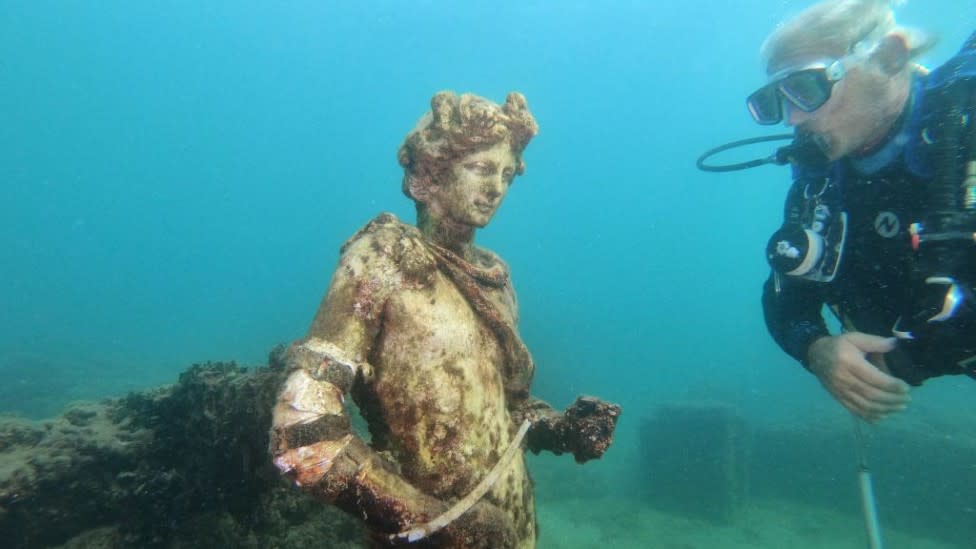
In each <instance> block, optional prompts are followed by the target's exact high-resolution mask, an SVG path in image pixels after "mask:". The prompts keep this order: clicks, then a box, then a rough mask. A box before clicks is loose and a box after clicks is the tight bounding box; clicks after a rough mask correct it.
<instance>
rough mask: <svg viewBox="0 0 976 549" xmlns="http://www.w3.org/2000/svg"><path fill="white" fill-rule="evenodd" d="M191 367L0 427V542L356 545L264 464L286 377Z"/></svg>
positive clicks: (277, 369)
mask: <svg viewBox="0 0 976 549" xmlns="http://www.w3.org/2000/svg"><path fill="white" fill-rule="evenodd" d="M274 356H275V355H274V354H273V356H272V360H271V364H272V366H270V367H262V368H256V369H245V368H241V367H238V366H236V365H235V364H233V363H207V364H203V365H194V366H193V367H191V368H190V369H188V370H187V371H186V372H184V373H183V374H182V375H180V379H179V382H178V383H176V384H174V385H170V386H166V387H161V388H158V389H155V390H151V391H146V392H140V393H132V394H130V395H128V396H126V397H124V398H116V399H106V400H102V401H100V402H97V403H81V404H76V405H73V406H71V407H69V408H68V409H67V410H66V411H65V412H64V413H63V414H62V415H61V416H59V417H57V418H54V419H52V420H48V421H26V420H23V419H18V418H4V419H0V539H2V540H4V545H3V546H4V547H5V548H10V549H20V548H31V547H48V546H52V545H59V544H73V545H72V546H76V547H120V548H121V547H173V546H180V547H254V548H257V547H311V546H325V547H336V548H342V547H360V546H361V540H362V533H361V532H360V528H359V527H358V525H357V524H356V523H355V522H354V521H352V520H351V519H349V518H347V517H346V516H345V515H343V514H341V513H339V512H338V511H337V510H336V509H334V508H332V507H327V506H322V505H320V504H318V503H317V502H315V501H313V500H311V499H310V498H308V497H306V496H305V495H304V494H302V493H300V492H298V491H296V490H293V489H292V488H291V487H290V486H288V485H287V484H286V483H283V482H281V478H280V476H279V475H278V474H277V472H276V471H275V470H274V467H273V466H272V465H271V464H270V462H269V460H268V458H267V444H268V430H267V428H268V426H270V422H271V418H270V409H271V403H272V402H273V401H274V396H275V394H276V393H277V391H278V388H279V386H280V384H281V381H282V380H283V379H284V372H283V370H282V369H281V363H280V362H278V361H276V360H275V358H274Z"/></svg>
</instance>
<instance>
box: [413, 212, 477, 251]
mask: <svg viewBox="0 0 976 549" xmlns="http://www.w3.org/2000/svg"><path fill="white" fill-rule="evenodd" d="M417 228H418V229H420V233H421V234H423V235H424V238H426V239H427V240H429V241H431V242H433V243H434V244H437V245H438V246H440V247H442V248H445V249H448V250H450V251H452V252H454V253H455V254H457V255H459V256H461V257H462V258H464V259H466V260H468V261H470V260H471V259H472V257H473V255H472V254H473V251H474V231H475V229H474V227H471V226H469V225H460V224H458V223H454V222H452V221H450V220H448V219H445V218H444V217H440V216H433V215H431V214H430V211H429V210H428V209H427V208H426V207H419V206H418V208H417Z"/></svg>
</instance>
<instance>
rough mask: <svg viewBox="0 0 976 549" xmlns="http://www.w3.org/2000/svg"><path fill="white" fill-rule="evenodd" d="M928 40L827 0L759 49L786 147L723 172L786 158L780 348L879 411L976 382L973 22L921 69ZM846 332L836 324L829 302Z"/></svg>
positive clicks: (842, 394)
mask: <svg viewBox="0 0 976 549" xmlns="http://www.w3.org/2000/svg"><path fill="white" fill-rule="evenodd" d="M929 46H931V40H929V39H928V38H927V37H925V36H924V35H922V34H920V33H918V32H915V31H912V30H910V29H906V28H904V27H901V26H898V25H897V24H896V23H895V18H894V13H893V11H892V8H891V3H890V2H889V1H886V0H826V1H823V2H820V3H817V4H815V5H813V6H811V7H809V8H807V9H806V10H804V11H802V12H801V13H800V14H798V15H797V16H796V17H794V18H792V19H790V20H788V21H787V22H785V23H784V24H782V25H780V26H778V27H777V28H776V30H775V31H774V32H773V33H772V34H771V35H770V36H769V37H768V38H767V39H766V41H765V43H764V44H763V46H762V49H761V55H762V58H763V61H764V64H765V68H766V73H767V75H768V79H767V82H766V84H765V85H763V86H762V87H760V88H759V89H758V90H757V91H755V92H754V93H752V94H751V95H750V96H749V97H748V99H747V106H748V109H749V112H750V114H751V115H752V117H753V119H754V120H755V121H756V122H757V123H759V124H762V125H774V124H778V123H780V122H783V123H785V124H786V125H787V126H790V127H792V128H793V129H794V133H793V134H792V136H791V137H792V138H793V143H792V144H791V145H790V146H788V147H783V148H781V149H779V150H778V151H777V153H776V154H774V155H773V156H771V157H769V158H766V159H762V160H757V161H754V162H751V163H745V164H740V165H732V166H725V167H714V166H711V167H710V166H706V165H704V159H705V158H707V157H708V156H710V155H711V154H714V153H715V152H717V151H719V150H725V149H728V148H732V147H734V146H737V145H739V144H743V143H752V142H756V141H759V140H770V139H776V138H777V137H781V136H771V137H769V138H759V139H753V140H745V141H743V142H736V143H733V144H729V145H726V146H723V147H719V148H717V149H713V150H712V151H709V152H708V153H706V154H705V155H703V157H702V158H700V159H699V167H701V168H703V169H710V170H712V171H726V170H729V169H741V168H745V167H752V166H755V165H759V164H762V163H779V164H785V163H787V162H789V163H790V164H791V165H792V170H793V184H792V186H791V188H790V190H789V192H788V194H787V197H786V205H785V219H784V223H783V225H782V227H781V228H780V229H779V230H777V231H776V232H775V233H774V234H773V236H772V237H771V238H770V241H769V244H768V246H767V249H766V257H767V260H768V261H769V263H770V265H771V267H772V273H771V274H770V276H769V278H768V279H767V280H766V282H765V285H764V287H763V295H762V305H763V311H764V315H765V320H766V325H767V327H768V329H769V332H770V334H771V335H772V337H773V339H774V340H775V341H776V343H777V344H778V345H779V346H780V347H781V348H782V349H783V350H784V351H785V352H786V353H787V354H789V355H790V356H792V357H793V358H795V359H796V360H798V361H799V362H800V363H801V364H803V366H805V367H806V368H807V369H808V370H809V371H810V372H811V373H813V374H814V375H815V376H816V377H817V378H818V380H819V381H820V383H821V384H822V385H823V386H824V387H825V388H826V390H827V391H828V392H829V393H830V394H831V395H832V396H833V397H834V398H835V399H836V400H837V401H838V402H840V403H841V404H842V405H843V406H844V407H845V408H847V409H848V410H850V411H851V412H852V413H854V414H856V415H857V416H860V417H861V418H863V419H864V420H866V421H870V422H876V421H879V420H880V419H882V418H884V417H886V416H888V415H889V414H891V413H894V412H897V411H899V410H903V409H904V408H905V407H906V405H907V404H908V402H909V400H910V396H909V386H910V385H916V386H917V385H921V383H922V382H923V381H924V380H926V379H928V378H932V377H936V376H941V375H951V374H968V375H970V376H973V377H976V299H974V297H973V292H974V286H973V284H974V283H976V268H974V267H976V265H974V264H976V243H974V240H976V33H974V34H973V35H972V36H970V38H969V39H968V41H967V43H966V44H965V45H964V47H963V48H962V50H961V51H960V52H959V53H958V54H957V55H956V56H955V57H953V58H952V59H950V60H949V61H948V62H947V63H946V64H944V65H942V66H941V67H939V68H937V69H935V70H933V71H931V72H928V71H926V70H925V69H924V68H922V67H921V66H920V65H918V64H917V63H916V62H914V61H913V60H914V59H915V58H917V56H918V55H920V54H921V52H923V51H924V50H926V49H927V48H928V47H929ZM824 305H826V306H828V307H830V309H831V310H832V312H833V314H834V315H836V316H837V318H838V319H839V321H840V323H841V325H842V327H843V331H842V333H840V334H831V332H830V331H829V330H828V327H827V325H826V323H825V321H824V317H823V307H824Z"/></svg>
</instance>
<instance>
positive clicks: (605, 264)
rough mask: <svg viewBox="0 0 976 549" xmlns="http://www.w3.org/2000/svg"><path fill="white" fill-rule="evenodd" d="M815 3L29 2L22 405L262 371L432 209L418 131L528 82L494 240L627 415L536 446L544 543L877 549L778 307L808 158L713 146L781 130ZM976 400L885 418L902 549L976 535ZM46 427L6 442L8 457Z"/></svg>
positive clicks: (582, 368) (956, 11)
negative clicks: (771, 38)
mask: <svg viewBox="0 0 976 549" xmlns="http://www.w3.org/2000/svg"><path fill="white" fill-rule="evenodd" d="M807 5H809V3H808V2H801V1H792V0H784V1H770V0H742V1H740V2H732V3H718V2H639V1H624V0H620V1H607V2H597V1H567V2H556V1H541V0H538V1H532V0H530V1H521V2H519V1H509V0H503V1H498V2H480V1H478V2H468V3H463V4H462V3H452V2H442V1H433V0H432V1H422V2H395V1H392V0H388V1H367V2H335V1H321V2H314V1H302V2H290V3H283V4H282V3H267V2H257V1H250V0H245V1H233V2H232V1H211V2H190V1H186V0H174V1H171V2H164V3H160V2H121V1H108V2H100V3H79V2H53V1H46V0H42V1H32V2H27V1H16V0H13V1H7V2H5V3H4V5H3V6H2V7H0V190H2V195H0V196H2V200H0V272H2V278H0V280H2V282H3V283H2V284H0V311H3V313H2V314H0V413H5V414H10V415H13V416H17V417H19V418H21V420H44V419H48V418H53V417H55V416H58V415H59V414H61V413H62V411H63V410H64V409H65V407H66V406H67V405H68V404H69V403H71V402H73V401H78V400H84V401H94V400H99V399H102V398H105V397H123V396H125V395H127V394H129V393H135V394H136V395H138V394H140V392H146V391H152V390H154V388H156V387H158V386H160V385H164V384H173V383H176V382H177V381H178V379H179V378H180V374H181V372H184V371H185V370H186V369H187V368H188V367H190V366H191V365H192V364H198V363H205V362H208V361H213V362H231V361H234V362H236V363H237V364H238V365H241V366H248V367H259V366H264V365H266V364H267V363H268V361H269V353H270V352H271V351H272V349H273V348H274V347H275V346H276V345H278V344H281V343H289V342H291V341H293V340H295V339H297V338H299V337H301V336H302V335H304V334H305V332H306V330H307V329H308V325H309V323H310V321H311V319H312V316H313V314H314V313H315V311H316V309H317V307H318V305H319V302H320V300H321V298H322V296H323V294H324V292H325V290H326V288H327V286H328V283H329V277H330V276H331V273H332V271H333V270H334V269H335V266H336V262H337V260H338V258H339V249H340V246H341V245H342V244H343V242H345V241H346V239H348V238H349V237H350V236H351V235H352V234H354V233H355V232H356V231H357V230H358V229H360V228H361V227H362V226H363V225H364V224H366V223H367V222H368V221H369V220H370V219H372V218H374V217H375V216H376V215H377V214H379V213H381V212H392V213H394V214H395V215H397V216H398V217H399V218H400V219H401V220H403V221H405V222H411V223H412V222H413V220H414V217H415V213H414V207H413V204H412V202H411V201H410V200H409V199H408V198H406V197H405V196H404V195H403V193H402V191H401V179H402V177H403V171H402V168H401V167H400V166H399V164H398V163H397V149H398V147H399V146H400V143H401V142H402V140H403V138H404V136H405V135H406V134H407V132H408V131H410V130H411V129H412V128H413V127H414V125H415V124H416V122H417V120H418V118H419V117H420V116H421V115H422V114H423V113H424V112H425V111H427V110H428V109H430V98H431V96H432V95H433V94H434V93H435V92H437V91H440V90H453V91H456V92H458V93H464V92H470V93H474V94H477V95H480V96H483V97H486V98H489V99H491V100H493V101H497V102H503V101H504V100H505V97H506V94H507V93H509V92H510V91H519V92H521V93H523V94H524V95H525V97H526V99H527V101H528V104H529V106H530V107H531V109H532V112H533V114H534V116H535V118H536V120H537V122H538V124H539V133H538V135H537V136H536V137H535V138H534V139H533V140H532V142H531V144H530V145H529V146H528V148H527V149H526V152H525V155H524V159H525V161H526V170H525V173H524V175H522V176H520V177H518V178H517V179H516V181H515V183H514V184H513V186H512V188H511V190H510V191H509V193H508V195H507V197H506V198H505V201H504V203H503V204H502V206H501V208H500V210H499V212H498V214H497V215H495V217H494V219H493V220H492V222H491V224H490V225H488V227H486V228H485V229H483V230H481V231H479V232H478V235H477V239H476V242H477V243H478V244H479V245H481V246H484V247H487V248H490V249H491V250H493V251H495V252H496V253H498V254H499V255H500V256H501V257H502V258H504V259H505V261H506V262H507V263H508V265H509V266H510V268H511V272H512V279H513V282H514V287H515V290H516V291H517V292H518V301H519V310H520V332H521V335H522V338H523V340H524V341H525V343H526V345H527V346H528V348H529V350H531V352H532V355H533V357H534V359H535V364H536V368H537V370H536V374H535V381H534V385H533V393H535V394H537V395H538V396H540V397H541V398H544V399H546V400H548V401H549V402H551V403H552V404H553V405H554V406H556V407H557V408H563V407H565V406H567V405H569V404H570V403H571V402H573V400H574V399H575V398H576V397H577V396H578V395H580V394H590V395H598V396H600V397H601V398H604V399H606V400H608V401H613V402H616V403H619V404H620V405H621V406H622V408H623V415H622V416H621V418H620V421H619V423H618V426H617V432H616V440H615V442H614V446H613V447H612V448H611V449H610V450H609V451H608V452H607V454H606V455H605V456H603V458H602V459H601V460H598V461H594V462H591V463H587V464H586V465H585V466H578V465H576V464H575V463H573V461H572V460H571V459H569V458H567V457H566V456H562V457H556V456H552V455H540V456H530V457H529V459H528V465H529V470H530V473H531V475H532V476H533V478H534V480H535V491H536V506H537V510H538V512H537V515H538V530H539V541H538V544H539V547H544V548H549V547H552V548H589V547H603V546H609V547H635V548H636V547H685V548H689V547H696V548H704V547H708V548H734V547H736V548H737V547H770V548H774V547H785V546H791V547H795V548H807V547H811V548H812V547H865V546H866V540H865V536H864V531H863V519H862V518H861V509H860V502H859V500H858V497H859V496H858V492H857V477H856V473H857V464H856V461H855V460H856V452H855V444H854V438H853V435H852V432H851V428H850V424H851V420H850V417H849V415H848V414H847V412H845V411H844V410H843V409H842V408H841V407H840V406H838V405H837V404H836V403H835V402H834V401H833V400H831V399H830V398H829V397H828V395H827V394H826V393H825V392H824V391H823V390H822V389H821V388H820V387H819V385H818V384H817V383H816V381H815V379H814V378H813V377H812V376H811V375H809V373H807V372H806V371H804V370H803V368H802V367H801V366H799V365H798V364H796V363H795V362H794V361H793V360H792V359H790V358H789V357H788V356H786V355H785V354H784V353H783V352H782V351H781V350H780V349H779V348H778V347H777V346H776V345H775V344H774V343H773V341H772V339H771V338H770V337H769V335H768V333H767V331H766V328H765V325H764V323H763V318H762V312H761V307H760V302H759V298H760V292H761V286H762V283H763V281H764V280H765V278H766V276H767V274H768V269H769V267H768V265H767V263H766V261H765V258H764V256H763V251H764V247H765V245H766V241H767V238H768V237H769V235H770V234H771V233H772V232H773V231H774V230H775V229H776V228H777V227H778V226H779V224H780V221H781V218H782V203H783V199H784V196H785V193H786V191H787V189H788V184H789V171H788V169H787V168H782V167H774V166H764V167H760V168H757V169H754V170H747V171H743V172H735V173H730V174H720V175H716V174H708V173H704V172H701V171H698V170H696V169H695V165H694V161H695V158H697V156H698V155H699V154H700V153H701V152H702V151H704V150H705V149H708V148H710V147H713V146H715V145H719V144H721V143H724V142H729V141H732V140H735V139H740V138H744V137H751V136H756V135H762V134H769V133H779V130H776V129H774V130H770V129H769V128H762V127H759V126H756V125H755V124H754V123H753V122H752V120H751V119H750V117H749V114H748V112H747V110H746V108H745V97H746V95H748V94H749V93H750V92H751V91H753V90H754V89H755V88H756V87H757V86H758V85H759V84H760V83H762V81H763V78H764V75H763V72H762V70H761V66H760V60H759V54H758V50H759V46H760V44H761V43H762V40H763V38H764V37H765V36H766V35H767V34H768V32H769V31H771V30H772V29H773V28H774V27H775V25H776V24H777V23H778V22H780V21H781V20H783V19H784V18H786V17H788V16H790V15H791V14H795V13H796V12H798V11H799V10H801V9H803V8H804V7H806V6H807ZM897 16H898V20H899V23H901V24H904V25H907V26H910V27H915V28H919V29H923V30H926V31H929V32H933V33H936V34H937V35H938V36H939V37H940V40H939V42H938V44H937V45H936V47H935V48H934V49H933V50H931V51H929V52H927V53H926V54H925V57H924V59H922V62H923V63H925V64H926V65H928V66H933V67H934V66H937V65H938V64H940V63H942V62H943V61H945V60H946V59H948V58H949V57H950V56H952V55H953V54H954V53H955V52H956V50H957V49H958V48H959V46H960V45H961V44H962V42H963V41H964V40H965V38H966V37H967V36H969V34H970V33H972V31H973V30H976V2H974V1H973V0H924V1H923V0H916V1H914V2H908V3H906V4H905V5H904V6H901V7H899V8H898V10H897ZM764 147H765V146H764V145H757V146H756V148H754V149H750V150H749V152H746V153H744V154H745V155H746V156H749V155H753V156H760V155H763V154H768V153H769V152H771V148H772V147H771V146H770V147H765V148H764ZM753 153H755V154H753ZM729 154H733V155H734V154H738V153H729ZM749 157H751V156H749ZM229 371H230V370H227V371H226V372H225V373H227V372H229ZM198 374H199V372H198ZM195 375H196V374H194V376H195ZM199 375H200V376H202V377H194V376H188V377H186V378H185V381H186V382H187V383H196V382H199V383H200V384H201V386H206V383H207V382H206V375H205V374H199ZM201 379H203V380H204V381H200V380H201ZM181 394H182V393H181ZM974 395H976V385H974V383H973V381H972V380H971V379H966V378H962V377H944V378H938V379H934V380H932V381H929V382H927V383H926V384H925V385H924V386H923V387H921V388H918V389H914V390H913V401H912V404H911V406H910V407H909V409H908V410H907V411H905V412H903V413H901V414H899V415H897V416H896V417H893V418H892V419H889V420H887V421H885V422H883V423H881V424H879V425H877V426H872V427H866V428H865V433H866V437H867V457H868V460H869V462H870V463H871V469H872V472H873V474H874V480H875V488H876V492H877V504H878V508H879V513H880V520H881V524H882V528H883V529H884V531H885V533H886V541H887V542H888V546H889V547H912V548H929V547H930V548H948V547H960V548H961V547H970V546H971V545H970V543H971V540H972V539H976V434H974V433H976V429H974V428H976V419H974V415H973V414H972V413H971V410H972V403H973V399H974ZM265 396H266V395H265ZM129 398H130V399H131V400H129V401H128V402H129V405H130V406H136V407H141V408H139V409H142V410H146V409H149V407H151V406H153V404H152V403H153V402H154V401H153V400H152V398H150V397H144V396H130V397H129ZM254 398H255V399H258V398H263V397H261V396H260V394H259V392H256V393H255V396H254ZM186 402H191V403H192V402H196V401H194V400H193V398H191V397H187V400H186ZM269 412H270V410H269ZM82 415H84V414H82ZM73 417H75V418H78V417H80V416H79V415H78V413H76V414H75V415H74V416H73ZM78 421H82V423H84V421H83V420H80V419H79V420H78ZM262 428H263V427H262ZM18 429H21V430H18ZM228 429H231V428H230V427H228ZM240 429H242V427H240V426H236V427H233V428H232V429H231V430H235V432H236V430H240ZM26 432H28V429H27V428H20V427H18V428H17V429H12V428H11V429H7V430H4V429H0V459H2V456H4V455H5V454H4V452H5V450H9V449H10V448H11V447H13V446H16V445H20V446H18V448H20V447H23V448H25V450H24V451H26V452H29V451H30V449H29V448H30V445H29V444H27V443H25V442H24V439H17V440H16V441H15V440H14V439H15V434H16V433H26ZM17 436H26V435H17ZM173 436H176V435H175V434H174V435H173ZM242 436H243V435H242ZM3 437H9V438H8V440H3ZM28 438H29V437H28ZM25 444H26V446H25ZM696 445H697V446H696ZM255 451H256V452H257V453H255V455H261V451H263V449H258V450H255ZM8 457H9V456H8ZM21 458H22V456H21ZM269 459H270V458H269ZM703 459H704V461H702V460H703ZM0 464H2V462H0ZM251 467H252V465H248V467H247V468H245V469H246V470H252V469H250V468H251ZM253 467H257V466H253ZM3 474H5V473H4V468H3V467H2V465H0V480H2V475H3ZM214 474H215V475H217V474H218V473H217V472H214ZM147 486H148V484H147ZM200 490H201V491H200V492H199V493H201V494H205V493H206V490H205V489H204V488H200ZM164 496H165V495H164ZM10 497H11V496H10V495H9V494H7V498H8V499H7V500H0V505H8V506H9V505H14V503H15V502H14V500H12V499H10ZM161 497H163V496H161ZM165 497H169V496H165ZM174 497H176V496H174ZM201 497H202V496H201ZM241 497H246V494H245V495H242V496H241ZM195 501H196V502H197V503H198V504H199V505H198V509H197V510H199V509H203V508H206V506H207V505H210V504H211V503H212V504H214V505H218V503H214V502H222V501H224V500H222V499H221V498H219V497H214V498H213V499H212V500H211V499H206V498H203V499H200V500H195ZM192 508H193V506H192V505H190V504H187V506H186V507H184V508H181V509H182V511H181V512H186V513H190V512H191V511H189V510H190V509H192ZM194 512H195V511H194ZM4 513H5V511H3V510H2V508H0V521H3V520H4ZM147 516H148V515H147ZM186 516H187V515H181V516H179V517H174V518H173V520H174V521H176V520H178V519H179V520H183V519H185V518H186ZM235 516H238V520H240V519H239V516H240V515H235ZM147 520H148V519H147ZM201 520H202V519H201ZM76 526H77V525H76ZM81 526H84V525H81ZM81 526H79V527H78V528H77V529H78V530H79V531H81V530H82V529H83V528H82V527H81ZM104 526H105V525H104V524H92V525H91V527H92V528H94V527H104ZM0 531H2V530H0ZM282 535H284V534H282ZM350 535H357V532H356V531H355V529H353V531H352V534H350ZM164 537H165V536H164ZM160 539H162V538H160ZM242 539H243V538H242ZM255 539H256V538H255ZM262 539H264V538H262ZM268 539H270V538H268ZM276 539H284V538H276ZM64 541H66V540H61V541H59V542H58V543H64ZM18 543H19V544H22V545H23V546H25V547H33V546H44V545H45V543H40V542H30V541H29V540H28V541H24V540H16V541H15V545H14V546H20V545H16V544H18ZM32 543H33V544H32ZM78 543H81V545H76V546H85V544H84V542H78ZM225 543H226V546H238V545H239V546H260V544H258V545H248V544H246V543H244V542H239V541H226V540H225ZM248 543H250V542H248ZM255 543H258V542H255ZM0 545H5V544H4V543H0ZM95 545H96V543H95V542H94V541H91V542H90V543H89V546H95ZM293 546H296V547H297V546H301V545H293Z"/></svg>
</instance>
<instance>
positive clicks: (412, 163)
mask: <svg viewBox="0 0 976 549" xmlns="http://www.w3.org/2000/svg"><path fill="white" fill-rule="evenodd" d="M430 107H431V110H430V111H429V112H428V113H427V114H425V115H424V116H423V118H421V119H420V122H418V123H417V126H416V127H415V128H414V129H413V130H412V131H411V132H410V133H408V134H407V137H406V138H405V139H404V140H403V144H402V145H400V150H399V152H398V154H397V158H398V160H399V162H400V165H401V166H403V172H404V175H403V193H404V194H405V195H407V197H409V198H411V199H414V200H415V199H416V197H414V195H413V193H412V192H411V189H420V188H424V187H427V186H429V185H431V184H432V183H437V182H441V181H444V180H445V177H446V175H447V174H448V173H449V172H450V170H451V167H452V166H453V165H454V163H455V162H457V160H458V159H460V158H463V157H464V156H467V155H469V154H471V153H473V152H475V151H479V150H482V149H486V148H489V147H492V146H494V145H496V144H498V143H500V142H502V141H505V140H507V141H508V142H509V144H510V145H511V147H512V152H513V153H515V156H516V157H517V158H518V167H517V168H516V174H517V175H521V174H522V173H523V172H524V171H525V162H524V161H523V160H522V151H524V150H525V147H526V145H528V144H529V141H530V140H531V139H532V137H533V136H534V135H535V134H536V133H537V132H538V131H539V127H538V125H537V124H536V122H535V118H533V117H532V113H530V112H529V106H528V104H527V103H526V101H525V97H524V96H523V95H522V94H521V93H518V92H511V93H509V94H508V97H506V98H505V104H504V105H498V104H497V103H494V102H492V101H489V100H487V99H485V98H483V97H479V96H477V95H473V94H470V93H465V94H462V95H460V96H459V95H457V94H455V93H454V92H450V91H442V92H438V93H436V94H434V97H433V98H432V99H431V101H430Z"/></svg>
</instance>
